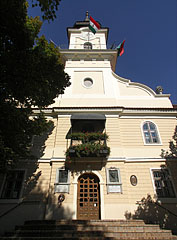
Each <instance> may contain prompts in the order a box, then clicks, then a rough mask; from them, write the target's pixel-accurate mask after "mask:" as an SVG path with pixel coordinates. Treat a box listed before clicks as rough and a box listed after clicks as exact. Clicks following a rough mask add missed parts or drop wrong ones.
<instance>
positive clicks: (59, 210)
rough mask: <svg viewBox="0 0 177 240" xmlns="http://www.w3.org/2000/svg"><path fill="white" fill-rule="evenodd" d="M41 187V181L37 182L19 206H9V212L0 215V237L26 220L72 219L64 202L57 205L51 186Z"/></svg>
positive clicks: (56, 198) (71, 213)
mask: <svg viewBox="0 0 177 240" xmlns="http://www.w3.org/2000/svg"><path fill="white" fill-rule="evenodd" d="M43 186H44V185H43V182H42V181H40V182H38V185H37V187H35V189H33V191H32V192H31V194H30V196H29V197H28V198H24V199H23V201H22V202H21V203H20V204H13V205H11V208H9V210H10V211H8V212H7V213H5V214H1V216H0V226H1V228H0V234H1V235H2V234H3V233H4V232H5V231H12V230H14V228H15V226H17V225H23V224H24V222H25V221H27V220H60V219H67V220H69V219H72V216H73V212H71V210H70V209H69V208H68V207H65V201H64V202H63V203H62V205H61V204H59V203H58V195H57V196H56V195H55V194H54V191H53V190H54V189H53V186H50V187H49V188H48V189H46V190H44V187H43ZM5 205H6V204H5ZM5 205H4V206H5Z"/></svg>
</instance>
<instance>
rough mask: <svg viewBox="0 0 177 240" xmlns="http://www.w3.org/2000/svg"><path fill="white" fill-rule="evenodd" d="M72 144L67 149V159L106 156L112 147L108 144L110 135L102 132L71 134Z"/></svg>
mask: <svg viewBox="0 0 177 240" xmlns="http://www.w3.org/2000/svg"><path fill="white" fill-rule="evenodd" d="M69 137H70V139H71V145H70V147H69V148H68V149H67V151H66V161H72V159H74V158H86V157H90V158H95V157H101V158H106V157H108V156H109V154H110V148H109V147H108V146H107V144H106V140H107V139H108V135H107V134H106V133H101V132H86V133H83V132H77V133H72V134H70V136H69Z"/></svg>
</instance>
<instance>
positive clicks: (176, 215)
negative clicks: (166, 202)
mask: <svg viewBox="0 0 177 240" xmlns="http://www.w3.org/2000/svg"><path fill="white" fill-rule="evenodd" d="M154 204H156V205H157V206H159V207H161V208H163V209H164V210H166V211H167V212H169V213H170V214H172V215H173V216H175V217H177V214H175V213H173V212H172V211H170V210H169V209H168V208H166V207H163V206H162V205H160V204H159V203H157V202H154Z"/></svg>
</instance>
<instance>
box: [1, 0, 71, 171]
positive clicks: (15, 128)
mask: <svg viewBox="0 0 177 240" xmlns="http://www.w3.org/2000/svg"><path fill="white" fill-rule="evenodd" d="M48 4H50V2H48ZM27 7H28V4H27V2H26V1H25V0H18V1H17V0H6V1H1V2H0V16H1V25H0V76H1V78H0V112H1V115H0V169H4V168H6V166H7V165H8V164H9V163H10V164H11V165H13V164H14V163H15V162H16V160H17V159H19V158H24V157H27V156H28V154H29V151H28V150H29V146H30V143H31V139H32V136H33V135H34V134H35V135H37V134H41V133H42V132H44V131H46V129H47V128H48V127H49V125H50V123H47V121H46V120H45V119H44V117H43V116H42V115H39V116H38V117H36V118H33V119H30V118H29V116H30V115H31V114H32V110H33V107H37V108H39V109H42V108H44V107H46V106H48V105H50V104H52V103H53V102H54V98H56V97H57V96H58V95H59V94H62V93H63V92H64V89H65V88H66V87H67V86H69V85H70V82H69V76H68V75H67V74H66V73H65V72H64V66H63V65H62V62H61V58H60V52H59V49H58V48H56V47H55V46H54V44H52V43H48V42H47V40H46V39H45V37H44V36H42V37H40V38H39V37H38V34H39V31H40V28H41V26H42V22H41V21H40V20H39V17H35V18H29V17H28V16H27Z"/></svg>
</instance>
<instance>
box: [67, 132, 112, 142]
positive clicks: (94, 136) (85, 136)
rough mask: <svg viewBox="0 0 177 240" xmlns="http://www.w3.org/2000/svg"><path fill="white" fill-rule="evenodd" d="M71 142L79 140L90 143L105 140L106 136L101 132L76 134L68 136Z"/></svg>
mask: <svg viewBox="0 0 177 240" xmlns="http://www.w3.org/2000/svg"><path fill="white" fill-rule="evenodd" d="M69 138H71V139H72V140H81V141H82V142H90V141H96V140H106V139H108V135H107V134H106V133H101V132H86V133H84V132H77V133H72V134H70V135H69Z"/></svg>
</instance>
